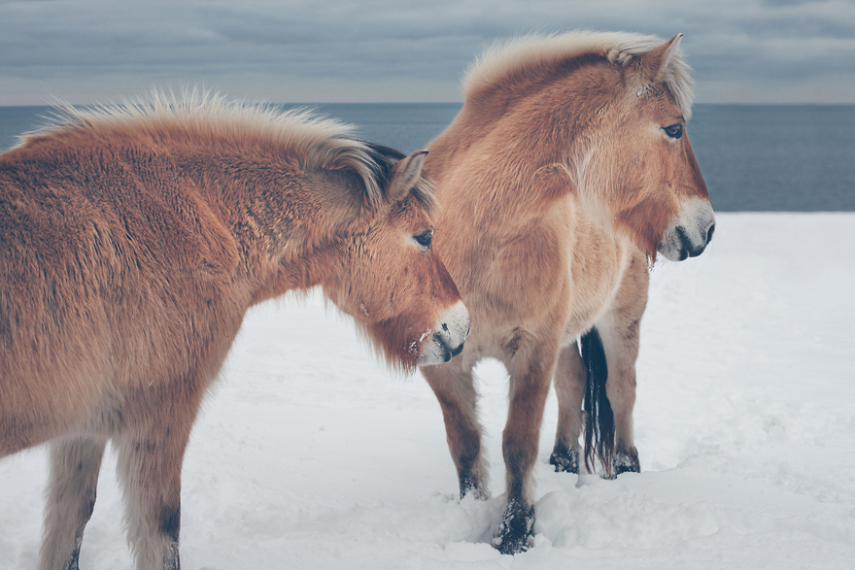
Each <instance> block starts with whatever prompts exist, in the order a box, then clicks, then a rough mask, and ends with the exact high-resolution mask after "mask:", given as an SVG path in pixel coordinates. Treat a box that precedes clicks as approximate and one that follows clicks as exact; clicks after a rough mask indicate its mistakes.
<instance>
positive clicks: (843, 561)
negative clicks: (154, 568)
mask: <svg viewBox="0 0 855 570" xmlns="http://www.w3.org/2000/svg"><path fill="white" fill-rule="evenodd" d="M853 282H855V214H720V215H719V216H718V221H717V228H716V235H715V239H714V240H713V242H712V244H711V245H710V247H709V248H708V250H707V252H706V253H704V255H703V256H701V257H700V258H697V259H692V260H689V261H686V262H682V263H673V262H667V261H659V262H658V263H657V265H656V267H655V268H654V270H653V273H652V285H651V291H650V302H649V305H648V309H647V313H646V316H645V318H644V321H643V324H642V344H641V346H642V348H641V356H640V358H639V362H638V377H639V387H638V402H637V405H636V409H635V427H636V443H637V446H638V449H639V453H640V457H641V462H642V470H643V472H642V473H641V474H626V475H623V476H621V477H620V478H619V479H617V480H615V481H605V480H602V479H600V478H598V477H597V476H595V475H582V476H576V475H568V474H558V473H554V472H552V470H551V467H550V466H549V464H548V463H547V460H548V457H549V453H550V451H551V449H552V442H553V436H554V429H555V425H556V404H555V398H554V396H551V397H550V400H549V402H548V404H547V411H546V418H545V420H544V426H543V431H542V437H541V447H540V451H539V459H538V463H537V467H536V479H537V483H538V484H537V490H536V492H535V497H536V498H537V499H538V503H537V506H536V513H537V522H536V525H535V531H536V533H537V536H536V540H535V546H534V548H532V549H531V550H529V551H528V552H526V553H523V554H519V555H516V556H502V555H500V554H499V553H498V552H497V551H495V550H494V549H493V548H491V547H490V545H489V541H490V537H491V536H492V533H493V532H494V531H495V529H496V527H497V526H498V524H499V521H500V516H501V511H502V507H503V503H502V501H503V497H502V496H501V493H502V490H503V482H504V468H503V464H502V460H501V430H502V428H503V424H504V420H505V417H506V408H507V400H506V393H507V376H506V374H505V372H504V370H503V368H502V367H501V365H499V364H498V363H497V362H494V361H488V362H485V363H483V364H482V365H480V366H479V368H478V370H477V375H478V378H479V383H480V389H481V392H482V394H483V398H482V400H481V414H482V419H483V421H484V425H485V432H486V441H485V443H486V447H487V449H488V452H489V455H490V457H491V458H492V464H493V465H492V482H491V489H492V491H493V494H494V498H493V499H491V500H489V501H476V500H473V499H470V498H467V499H465V500H463V501H459V500H458V498H457V478H456V475H455V473H454V468H453V466H452V462H451V459H450V457H449V454H448V450H447V447H446V443H445V432H444V428H443V424H442V417H441V413H440V410H439V406H438V405H437V403H436V401H435V399H434V397H433V395H432V393H431V391H430V389H429V388H428V386H427V384H426V383H425V382H424V381H423V380H422V379H421V378H420V377H418V375H417V376H416V377H414V378H402V377H400V376H396V375H395V374H393V373H390V372H389V371H388V370H387V369H386V368H385V367H384V365H382V364H381V363H378V362H377V361H376V359H375V358H374V356H373V355H372V352H371V351H370V350H368V349H367V348H366V343H365V342H364V341H360V340H358V339H357V336H356V333H355V332H354V331H355V329H354V327H353V325H352V324H351V323H350V322H349V321H348V320H347V319H345V318H343V317H341V316H340V315H338V313H337V312H336V311H335V310H332V309H326V308H325V307H324V303H323V302H322V301H321V300H320V299H319V297H318V296H317V295H311V296H310V297H309V298H308V299H307V300H299V299H295V298H286V299H285V300H283V301H279V302H277V303H270V304H266V305H263V306H260V307H257V308H256V309H254V310H253V311H251V313H250V314H249V315H248V316H247V319H246V321H245V324H244V327H243V329H242V332H241V334H240V336H239V338H238V340H237V342H236V343H235V346H234V349H233V352H232V354H231V356H230V358H229V360H228V362H227V364H226V366H225V368H224V371H223V373H222V378H221V379H220V381H219V382H218V383H217V385H216V389H215V390H214V392H213V393H212V394H211V395H210V396H209V397H208V399H207V402H206V405H205V407H204V410H203V413H202V414H201V417H200V418H199V421H198V422H197V424H196V427H195V430H194V433H193V437H192V440H191V443H190V447H189V450H188V453H187V457H186V461H185V464H184V479H183V481H184V489H183V512H182V529H181V558H182V565H183V567H184V568H187V569H206V570H215V569H216V570H226V569H254V568H301V569H332V568H336V569H338V568H347V569H361V568H365V569H372V570H374V569H402V568H407V569H415V570H421V569H434V568H442V569H444V570H456V569H460V570H476V569H478V570H481V569H484V570H487V569H508V568H512V569H529V568H532V569H533V568H537V569H552V568H556V569H557V568H561V569H566V568H574V569H588V568H592V569H593V568H597V569H601V568H630V569H636V568H637V569H646V568H651V569H652V568H656V569H671V568H673V569H680V570H691V569H701V568H703V569H707V568H729V569H739V568H745V569H751V570H758V569H767V568H768V569H775V570H786V569H800V568H823V569H829V570H834V569H844V568H852V567H853V560H855V406H853V402H855V332H853V331H855V327H853V323H855V297H853V295H852V284H853ZM114 472H115V456H114V455H113V454H112V452H111V451H108V455H107V457H106V458H105V461H104V467H103V472H102V475H101V481H100V485H99V490H98V502H97V504H96V507H95V513H94V515H93V518H92V520H91V522H90V523H89V525H88V527H87V529H86V534H85V536H84V541H83V549H82V553H81V560H80V566H81V568H84V569H85V570H98V569H111V570H112V569H121V568H130V567H131V565H132V563H131V557H130V553H129V552H128V549H127V546H126V544H125V541H124V533H123V525H122V509H121V496H120V492H119V490H118V486H117V483H116V478H115V475H114ZM45 473H46V453H45V450H44V449H43V448H42V449H36V450H31V451H27V452H24V453H21V454H18V455H16V456H12V457H9V458H6V459H4V460H2V461H0V482H2V483H0V568H3V569H9V570H16V569H32V568H35V567H36V565H37V560H38V548H39V541H40V532H41V510H42V491H43V488H44V485H45Z"/></svg>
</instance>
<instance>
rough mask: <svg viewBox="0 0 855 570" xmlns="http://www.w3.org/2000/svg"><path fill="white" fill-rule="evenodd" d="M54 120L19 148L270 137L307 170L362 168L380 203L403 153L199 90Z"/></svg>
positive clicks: (338, 126) (344, 128)
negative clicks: (89, 138)
mask: <svg viewBox="0 0 855 570" xmlns="http://www.w3.org/2000/svg"><path fill="white" fill-rule="evenodd" d="M50 118H51V121H50V122H49V123H48V124H47V125H45V126H43V127H41V128H40V129H38V130H36V131H33V132H31V133H28V134H26V135H24V136H22V137H21V140H20V143H19V146H23V145H26V144H27V143H28V142H29V141H31V140H34V139H36V138H38V137H41V136H51V135H59V134H62V133H66V132H98V131H100V130H103V129H106V128H109V129H115V128H117V127H118V128H122V129H126V130H127V131H129V132H133V133H138V134H143V135H146V134H157V133H159V132H164V131H165V130H167V129H175V128H178V129H181V130H182V131H183V132H185V133H187V134H190V135H192V136H199V137H202V138H204V137H206V136H228V137H234V138H235V139H236V140H237V141H239V142H240V141H249V140H250V139H253V138H258V137H263V138H265V139H267V140H269V141H271V142H272V143H273V144H275V145H277V146H280V147H282V148H283V149H286V150H288V151H290V152H292V153H294V154H295V155H297V156H299V157H301V159H302V161H303V166H304V167H306V168H323V169H327V170H337V169H343V168H349V169H352V170H354V171H355V172H356V173H357V174H359V176H360V177H361V178H362V180H363V183H364V184H365V188H366V192H367V194H368V198H369V202H370V203H371V204H372V206H375V207H376V206H379V205H380V204H381V203H382V202H383V201H384V198H385V194H384V193H385V189H386V186H387V183H388V182H389V177H390V175H391V170H392V167H393V166H394V165H395V163H396V162H397V161H398V160H399V159H400V158H401V157H402V156H403V155H402V154H400V153H398V152H397V151H395V150H393V149H387V148H385V147H379V146H377V145H372V144H369V143H366V142H364V141H362V140H359V139H358V138H355V137H354V132H355V130H356V129H355V128H354V127H353V126H351V125H347V124H345V123H342V122H340V121H338V120H335V119H328V118H322V117H319V116H316V115H315V114H314V113H313V112H312V111H311V110H310V109H292V110H288V111H281V110H279V109H277V108H275V107H273V106H270V105H252V104H248V103H245V102H242V101H232V100H228V99H226V98H225V97H224V96H222V95H219V94H212V93H209V92H199V91H195V90H194V91H187V92H184V93H183V94H181V95H175V94H174V93H164V92H161V91H154V92H152V93H151V94H150V95H149V96H148V97H146V98H141V99H135V100H130V101H126V102H124V103H121V104H112V105H98V106H95V107H88V108H80V107H73V106H71V105H69V104H66V103H60V104H57V105H56V106H55V107H54V109H53V113H52V116H51V117H50ZM417 190H420V191H419V192H417V193H416V194H415V195H416V196H417V197H418V198H420V199H421V201H422V202H424V203H425V204H426V205H431V204H432V203H433V193H432V190H431V188H430V187H429V185H428V184H427V183H426V182H424V183H422V184H420V186H419V188H418V189H417Z"/></svg>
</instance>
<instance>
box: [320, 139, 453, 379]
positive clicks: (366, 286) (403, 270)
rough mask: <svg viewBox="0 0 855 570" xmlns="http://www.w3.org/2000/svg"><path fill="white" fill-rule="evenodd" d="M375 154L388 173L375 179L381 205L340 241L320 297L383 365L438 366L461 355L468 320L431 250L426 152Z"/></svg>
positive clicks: (383, 150) (384, 150) (379, 150)
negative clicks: (334, 275)
mask: <svg viewBox="0 0 855 570" xmlns="http://www.w3.org/2000/svg"><path fill="white" fill-rule="evenodd" d="M374 149H375V150H376V151H377V153H378V156H377V160H378V162H380V163H382V162H383V161H384V160H386V161H387V166H388V167H389V168H391V170H389V171H388V172H387V173H386V174H385V175H384V176H382V177H381V178H382V179H383V181H384V183H385V188H384V189H383V193H382V194H383V196H384V198H383V200H382V203H380V204H378V205H375V207H372V208H369V218H370V219H369V221H368V224H367V226H365V227H363V228H362V229H361V230H360V231H357V232H356V233H353V234H350V235H348V236H346V238H345V240H344V255H343V259H342V264H341V268H342V269H341V271H340V272H339V277H338V279H337V280H336V282H335V283H331V284H327V285H326V286H325V287H324V289H325V293H326V294H327V296H328V297H330V299H331V300H333V302H335V303H336V305H338V306H339V307H340V308H341V309H343V310H344V311H345V312H347V313H348V314H350V315H352V316H353V317H354V318H355V319H356V321H357V323H359V325H360V327H361V328H362V329H363V330H364V331H366V332H367V333H368V336H369V337H370V338H371V339H372V340H373V341H374V343H375V346H377V347H378V348H379V349H380V350H381V351H382V352H383V353H384V354H385V356H386V357H387V359H388V360H389V361H390V362H392V363H395V364H398V365H402V366H403V367H404V368H405V369H410V370H411V369H413V368H415V367H416V366H417V365H418V366H425V365H432V364H441V363H443V362H447V361H448V360H450V359H451V358H452V357H453V356H456V355H457V354H459V353H460V352H461V351H462V350H463V341H464V339H465V338H466V336H467V335H468V334H469V313H468V312H467V310H466V308H465V307H464V305H463V302H462V301H461V299H460V294H459V293H458V291H457V287H456V286H455V284H454V281H453V280H452V279H451V276H450V275H449V274H448V271H447V270H446V268H445V266H444V265H443V263H442V261H440V259H439V257H438V256H437V254H436V253H435V252H434V251H433V249H432V248H431V241H432V238H433V232H434V224H433V221H432V219H431V217H430V211H431V209H432V207H433V206H434V203H433V202H434V198H433V193H432V189H431V187H430V184H429V183H428V182H427V180H426V179H425V178H424V177H423V176H422V164H423V162H424V158H425V155H426V154H427V151H419V152H416V153H413V154H411V155H410V156H407V157H404V158H401V155H400V154H399V153H397V151H393V150H392V149H387V148H383V147H376V146H375V147H374ZM392 165H394V166H392ZM383 168H384V166H383V165H382V164H381V170H382V169H383Z"/></svg>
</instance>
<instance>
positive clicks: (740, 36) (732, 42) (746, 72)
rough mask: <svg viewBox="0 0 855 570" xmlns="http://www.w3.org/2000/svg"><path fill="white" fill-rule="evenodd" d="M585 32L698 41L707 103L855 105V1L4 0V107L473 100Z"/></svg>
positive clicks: (693, 61)
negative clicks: (525, 40)
mask: <svg viewBox="0 0 855 570" xmlns="http://www.w3.org/2000/svg"><path fill="white" fill-rule="evenodd" d="M574 29H593V30H601V31H631V32H638V33H646V34H654V35H658V36H660V37H662V38H670V37H672V36H674V35H675V34H677V33H684V34H685V37H684V39H683V44H682V47H683V51H684V53H685V56H686V59H687V61H688V62H689V64H690V65H691V66H692V68H693V69H694V71H693V76H694V78H695V80H696V84H697V89H696V94H697V98H696V100H697V101H698V102H706V103H850V104H852V103H855V0H830V1H810V0H645V1H626V0H623V1H617V0H598V1H586V2H581V1H575V0H569V1H568V0H563V1H554V0H533V1H525V0H474V1H464V0H420V1H418V2H407V1H405V0H395V1H387V0H361V1H359V2H348V1H343V0H320V1H311V0H294V1H292V0H285V1H281V0H280V1H273V0H230V1H226V0H169V1H164V0H145V1H141V0H136V1H133V2H128V1H125V0H79V1H75V0H45V1H42V0H31V1H23V2H22V1H8V0H0V105H40V104H45V103H52V102H54V101H56V100H57V99H60V100H63V101H67V102H70V103H76V104H85V103H95V102H101V103H105V102H110V101H116V100H121V99H123V98H128V97H133V96H136V95H140V94H145V93H148V92H149V91H150V90H151V89H152V88H153V87H157V88H161V89H173V90H180V89H182V88H185V87H193V86H201V87H204V88H207V89H211V90H214V91H218V92H221V93H224V94H226V95H228V96H230V97H234V98H243V99H246V100H249V101H266V102H291V103H324V102H445V101H447V102H458V101H462V95H461V88H460V80H461V78H462V76H463V75H464V73H465V72H466V69H467V68H468V67H469V65H470V64H471V63H472V61H473V60H474V58H475V57H477V55H478V54H479V53H480V52H481V51H482V50H483V49H484V48H486V47H487V46H489V45H490V44H491V43H493V42H495V41H497V40H502V39H507V38H510V37H513V36H516V35H522V34H527V33H532V32H542V33H561V32H566V31H571V30H574Z"/></svg>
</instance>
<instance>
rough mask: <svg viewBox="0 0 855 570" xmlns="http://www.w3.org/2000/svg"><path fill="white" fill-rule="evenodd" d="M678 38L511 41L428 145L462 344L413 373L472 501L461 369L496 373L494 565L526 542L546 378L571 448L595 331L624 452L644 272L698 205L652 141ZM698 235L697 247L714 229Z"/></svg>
mask: <svg viewBox="0 0 855 570" xmlns="http://www.w3.org/2000/svg"><path fill="white" fill-rule="evenodd" d="M678 41H679V36H678V37H677V38H675V39H674V40H672V41H671V42H666V43H664V44H663V42H662V41H661V40H656V39H655V38H649V37H640V36H632V35H626V34H601V35H597V34H589V33H583V34H567V35H566V36H558V37H546V38H543V37H533V38H527V39H523V40H517V41H514V42H511V43H510V44H508V45H506V46H504V47H502V48H499V49H498V50H493V51H491V52H488V54H487V55H486V56H485V57H484V58H482V60H481V62H480V63H479V64H478V66H477V67H476V68H475V69H474V70H473V71H471V72H470V74H469V77H468V78H467V82H466V100H465V104H464V107H463V109H462V110H461V112H460V114H459V115H458V116H457V118H456V119H455V120H454V122H453V123H452V124H451V126H449V127H448V128H447V129H446V130H445V132H443V133H442V134H441V135H440V136H439V137H438V138H437V139H436V140H435V141H434V142H433V143H432V144H431V145H430V147H429V149H430V155H429V157H428V160H427V162H426V169H427V171H428V174H429V175H430V176H431V177H432V179H433V180H434V181H435V186H436V192H437V196H438V198H439V201H440V203H441V204H442V210H441V213H440V216H439V219H438V221H437V224H438V230H437V237H436V246H437V248H438V250H439V252H440V254H441V256H442V258H443V260H444V261H445V263H446V266H447V267H448V270H449V272H450V273H451V275H452V277H453V278H454V280H455V282H456V283H457V286H458V288H459V290H460V292H461V295H462V296H463V299H464V302H465V303H466V305H467V307H468V309H469V311H470V314H471V317H472V334H471V336H470V337H469V339H468V341H467V344H466V348H465V350H464V352H463V355H462V357H461V358H458V359H454V360H452V361H451V362H449V363H447V364H445V365H440V366H431V367H424V368H423V369H422V371H423V373H424V375H425V377H426V378H427V380H428V382H429V383H430V385H431V387H432V388H433V390H434V392H435V393H436V395H437V398H438V399H439V402H440V405H441V407H442V411H443V414H444V418H445V422H446V432H447V436H448V443H449V447H450V449H451V454H452V457H453V458H454V461H455V464H456V466H457V469H458V474H459V478H460V485H461V495H463V494H466V493H468V492H474V493H475V494H476V495H479V496H485V495H486V494H487V488H486V476H487V474H486V463H485V461H484V459H483V454H482V452H481V446H480V433H481V428H480V426H479V425H478V421H477V415H476V412H475V395H474V388H473V387H472V368H473V367H474V365H475V364H476V363H477V362H478V360H479V359H481V358H483V357H488V356H490V357H495V358H498V359H499V360H501V361H502V362H504V364H505V365H506V367H507V369H508V371H509V373H510V379H511V386H510V410H509V415H508V421H507V425H506V428H505V431H504V434H503V454H504V459H505V466H506V469H507V487H506V490H507V494H508V505H507V508H506V511H505V517H504V519H503V522H502V526H501V527H500V530H499V536H498V537H497V539H496V544H497V546H498V547H499V549H500V550H501V551H502V552H507V553H511V552H518V551H520V550H524V549H525V548H527V546H528V544H529V540H530V536H531V524H532V522H533V509H532V506H531V505H532V498H531V495H530V488H531V473H532V469H533V466H534V461H535V459H536V456H537V442H538V434H539V430H540V425H541V419H542V415H543V407H544V401H545V399H546V395H547V391H548V387H549V382H550V379H551V378H552V377H553V375H554V374H555V377H556V387H557V391H558V396H559V402H560V405H561V409H560V425H559V437H558V441H559V442H560V443H562V444H563V445H565V446H568V447H569V448H570V449H572V450H576V449H577V448H578V446H579V444H578V437H579V431H580V429H581V417H580V405H581V398H582V394H583V393H584V386H585V370H584V366H583V365H582V362H581V360H580V359H579V355H578V352H577V351H576V350H577V349H576V347H575V342H576V338H577V337H579V336H580V335H582V334H583V333H585V332H586V331H588V330H589V329H591V328H592V327H594V326H596V327H598V328H601V329H603V331H602V332H603V334H604V335H605V336H606V337H607V338H606V339H605V340H604V344H605V345H606V349H607V351H608V364H609V367H610V370H612V375H611V376H610V377H609V384H608V386H607V389H608V393H609V396H610V397H613V400H612V401H613V402H614V409H615V413H616V415H617V416H618V419H617V424H618V431H617V433H618V439H619V441H618V446H619V448H620V449H621V450H623V449H624V448H628V449H629V450H631V451H632V452H633V453H634V447H633V443H632V426H631V412H632V406H633V403H634V399H635V370H634V363H635V358H636V355H637V352H638V325H639V319H640V318H641V314H642V313H643V310H644V305H645V303H646V299H647V283H648V281H647V267H648V264H647V260H648V257H649V258H654V257H655V256H656V253H657V248H659V247H660V244H661V243H662V241H663V239H664V236H665V233H666V230H668V229H669V227H672V226H673V224H674V223H675V220H677V219H682V218H680V215H681V211H682V210H681V208H682V204H683V202H684V201H685V200H687V199H689V198H691V197H698V198H700V199H702V200H706V199H707V190H706V187H705V185H704V183H703V179H702V178H701V175H700V172H699V170H698V167H697V164H696V162H695V160H694V155H693V154H692V150H691V145H690V144H689V141H688V137H686V136H685V135H683V137H682V138H681V139H679V140H669V139H668V137H666V136H665V134H664V131H663V127H666V126H669V125H672V124H674V123H680V124H683V123H684V122H685V119H686V118H687V117H688V114H689V108H690V104H691V81H690V80H689V78H688V75H687V74H686V69H687V68H686V66H685V63H684V62H683V60H682V59H681V57H680V55H679V53H678V52H677V51H676V45H677V42H678ZM675 93H677V94H678V95H679V98H677V97H675ZM710 212H711V210H710ZM704 214H706V213H705V212H704ZM684 217H685V216H684ZM701 230H703V239H705V240H706V241H708V237H709V234H711V231H712V230H711V228H706V227H704V228H701V229H700V230H698V231H697V232H696V233H700V232H701ZM693 235H694V234H693ZM698 247H701V246H698ZM701 249H702V247H701ZM694 251H695V250H693V253H691V254H692V255H696V254H697V253H694ZM559 354H561V360H560V361H559V360H558V357H559ZM556 362H559V365H560V369H559V370H558V371H557V372H556Z"/></svg>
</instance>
